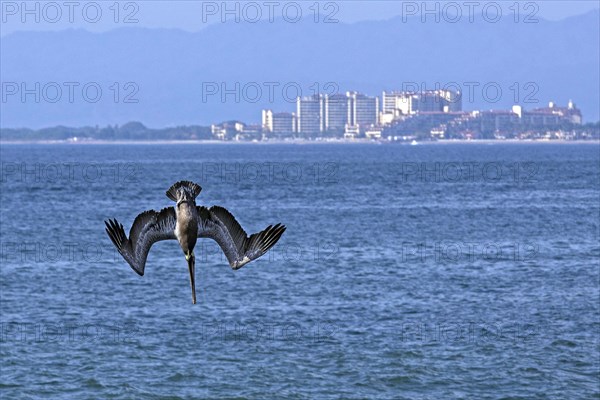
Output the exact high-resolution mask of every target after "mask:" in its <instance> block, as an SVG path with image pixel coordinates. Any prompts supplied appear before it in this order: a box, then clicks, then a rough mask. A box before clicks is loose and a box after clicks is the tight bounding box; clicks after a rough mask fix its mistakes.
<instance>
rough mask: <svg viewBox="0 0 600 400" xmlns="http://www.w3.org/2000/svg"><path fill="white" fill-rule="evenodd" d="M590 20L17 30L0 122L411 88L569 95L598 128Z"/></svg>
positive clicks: (203, 113) (239, 114) (177, 115)
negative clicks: (92, 31)
mask: <svg viewBox="0 0 600 400" xmlns="http://www.w3.org/2000/svg"><path fill="white" fill-rule="evenodd" d="M599 20H600V13H599V11H597V10H596V11H592V12H589V13H586V14H582V15H579V16H575V17H570V18H566V19H563V20H560V21H547V20H543V19H540V20H539V21H538V22H537V23H523V21H520V22H519V23H516V22H514V21H513V19H512V18H511V17H510V16H506V17H504V18H502V19H501V20H500V21H499V22H497V23H490V22H487V21H484V20H482V19H476V20H475V21H474V22H469V21H468V20H467V19H462V20H461V21H460V22H458V23H448V22H444V21H441V22H440V23H435V22H427V23H422V22H421V20H420V19H419V18H418V17H413V18H409V19H408V20H406V19H405V20H403V19H402V18H401V17H397V18H391V19H388V20H384V21H364V22H356V23H352V24H346V23H335V24H325V23H314V22H313V21H312V20H311V19H304V20H302V21H300V22H298V23H288V22H286V21H284V20H276V21H275V22H269V21H264V22H259V23H254V24H253V23H235V22H234V21H229V22H226V23H222V24H214V25H210V26H208V27H206V28H205V29H203V30H201V31H198V32H193V33H192V32H186V31H182V30H173V29H148V28H141V27H133V28H119V29H115V30H111V31H108V32H103V33H90V32H88V31H85V30H73V29H71V30H64V31H58V32H25V31H24V32H15V33H12V34H9V35H6V36H4V37H3V38H2V39H1V49H0V56H1V61H0V73H1V76H2V78H1V81H2V104H1V105H2V116H1V126H2V127H6V128H8V127H10V128H18V127H29V128H40V127H45V126H54V125H67V126H82V125H101V126H102V125H106V124H123V123H125V122H127V121H132V120H137V121H143V122H144V124H146V125H147V126H151V127H157V128H158V127H165V126H175V125H193V124H198V125H208V124H211V123H216V122H221V121H225V120H233V119H236V120H242V121H245V122H250V123H251V122H254V123H258V122H259V121H260V118H261V110H262V109H263V108H270V109H273V110H276V111H295V103H294V97H295V96H296V95H297V94H302V95H309V94H312V93H315V92H317V91H321V92H334V91H337V92H345V91H347V90H357V91H360V92H363V93H366V94H369V95H378V96H381V92H382V91H383V90H400V89H402V88H407V89H410V88H415V87H420V88H427V89H435V88H437V87H448V88H451V89H453V88H460V89H462V92H463V109H465V110H474V109H507V108H510V106H512V105H513V104H521V105H523V107H524V108H526V109H530V108H536V107H543V106H546V105H547V103H548V101H554V102H555V103H557V104H559V105H566V103H567V102H568V101H569V100H571V99H572V100H573V101H574V102H575V104H576V105H577V106H578V107H579V108H580V109H581V110H582V112H583V117H584V121H597V120H598V119H599V118H600V115H599V114H600V111H599V110H600V94H599V89H598V88H599V87H600V78H599V72H600V39H599V38H600V31H599V26H600V23H599ZM84 87H85V90H83V89H84ZM484 88H485V90H484ZM98 89H100V90H101V94H100V95H99V94H98V93H99V92H98ZM257 89H260V91H262V93H261V92H259V91H258V90H257ZM298 89H300V91H299V90H298ZM498 89H499V90H500V91H501V93H500V92H499V91H498ZM23 90H25V91H26V92H23ZM24 93H25V94H24ZM223 93H226V94H225V96H224V98H222V96H221V94H223ZM36 97H38V98H36Z"/></svg>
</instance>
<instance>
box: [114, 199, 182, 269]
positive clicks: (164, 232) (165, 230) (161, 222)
mask: <svg viewBox="0 0 600 400" xmlns="http://www.w3.org/2000/svg"><path fill="white" fill-rule="evenodd" d="M104 223H105V224H106V233H107V234H108V237H109V238H110V240H111V241H112V242H113V244H114V245H115V246H116V248H117V250H118V251H119V253H120V254H121V255H122V256H123V258H124V259H125V261H127V263H128V264H129V265H130V266H131V268H133V270H134V271H135V272H137V273H138V274H139V275H144V268H145V266H146V259H147V258H148V252H149V251H150V248H151V247H152V245H153V244H154V243H156V242H158V241H161V240H169V239H175V224H176V220H175V210H174V209H173V207H167V208H163V209H162V210H160V212H157V211H154V210H149V211H144V212H143V213H141V214H140V215H138V216H137V217H136V218H135V221H134V222H133V225H132V226H131V230H130V231H129V239H128V238H127V236H126V235H125V230H124V229H123V225H122V224H120V223H119V222H118V221H117V220H116V219H109V220H108V221H105V222H104Z"/></svg>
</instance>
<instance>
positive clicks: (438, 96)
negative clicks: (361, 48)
mask: <svg viewBox="0 0 600 400" xmlns="http://www.w3.org/2000/svg"><path fill="white" fill-rule="evenodd" d="M261 120H262V121H261V123H260V124H247V123H245V122H243V121H237V120H233V121H225V122H222V123H218V124H212V125H210V126H201V125H190V126H174V127H167V128H159V129H153V128H148V127H146V126H144V125H143V124H142V123H141V122H137V121H134V122H128V123H126V124H123V125H120V126H119V125H113V126H111V125H108V126H106V127H99V126H85V127H78V128H73V127H65V126H56V127H48V128H43V129H38V130H32V129H28V128H17V129H13V128H3V129H0V141H3V142H30V141H38V142H39V141H51V142H52V141H59V142H60V141H67V142H85V141H91V140H97V141H107V142H110V141H184V140H218V141H228V142H232V141H240V142H242V141H251V142H263V141H294V140H310V141H357V142H360V141H379V142H407V141H408V142H411V143H412V142H414V141H417V142H419V141H443V140H481V139H484V140H600V121H599V122H594V123H586V124H583V122H582V121H583V118H582V114H581V111H580V110H579V109H578V108H577V107H576V106H575V104H574V103H573V102H572V101H569V102H568V103H567V104H566V106H559V105H557V104H555V103H554V102H549V103H548V105H547V106H546V107H538V108H533V109H531V110H526V109H524V108H523V107H522V106H519V105H514V106H512V108H511V109H509V110H475V111H464V110H463V109H462V96H461V93H460V92H455V91H451V90H423V91H418V92H416V91H390V92H387V91H386V92H383V93H382V96H381V98H380V97H376V96H368V95H365V94H362V93H358V92H350V91H349V92H346V93H345V94H341V93H340V94H332V95H329V94H318V95H313V96H308V97H299V98H297V99H296V111H295V112H279V111H275V110H271V109H265V110H262V115H261Z"/></svg>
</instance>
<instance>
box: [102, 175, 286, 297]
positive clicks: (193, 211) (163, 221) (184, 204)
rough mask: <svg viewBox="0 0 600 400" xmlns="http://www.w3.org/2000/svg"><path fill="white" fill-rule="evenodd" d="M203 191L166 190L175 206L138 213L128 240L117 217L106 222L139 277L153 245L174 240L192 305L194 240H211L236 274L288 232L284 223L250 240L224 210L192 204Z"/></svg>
mask: <svg viewBox="0 0 600 400" xmlns="http://www.w3.org/2000/svg"><path fill="white" fill-rule="evenodd" d="M201 190H202V188H201V187H200V185H198V184H196V183H193V182H190V181H179V182H177V183H175V184H174V185H173V186H171V187H170V188H169V190H167V197H168V198H169V199H170V200H172V201H174V202H175V206H174V207H167V208H163V209H162V210H160V211H154V210H149V211H144V212H143V213H141V214H140V215H138V216H137V217H136V219H135V221H134V222H133V225H132V226H131V230H130V231H129V238H128V237H127V236H126V235H125V230H124V229H123V225H122V224H120V223H119V222H118V221H117V220H116V219H109V220H108V221H105V222H104V223H105V225H106V233H107V234H108V237H109V238H110V239H111V241H112V242H113V244H114V245H115V246H116V247H117V250H118V251H119V253H120V254H121V255H122V256H123V258H124V259H125V261H127V263H128V264H129V265H130V266H131V268H132V269H133V270H134V271H135V272H136V273H137V274H139V275H140V276H143V275H144V268H145V266H146V259H147V258H148V252H149V251H150V248H151V247H152V245H153V244H154V243H156V242H158V241H161V240H172V239H174V240H177V241H178V242H179V246H180V247H181V250H182V251H183V254H184V255H185V259H186V261H187V263H188V270H189V273H190V285H191V287H192V303H193V304H196V284H195V268H196V256H195V255H194V247H195V246H196V241H197V240H198V238H201V237H206V238H211V239H213V240H215V241H216V242H217V244H218V245H219V246H220V247H221V249H222V250H223V253H225V256H226V257H227V261H228V262H229V265H230V266H231V268H233V269H234V270H237V269H240V268H241V267H243V266H244V265H246V264H247V263H249V262H250V261H252V260H255V259H257V258H259V257H261V256H262V255H263V254H265V253H266V252H267V251H269V249H270V248H271V247H273V246H274V245H275V243H277V241H278V240H279V238H280V237H281V235H282V234H283V232H284V231H285V229H286V227H285V226H284V225H282V224H276V225H269V226H268V227H267V228H266V229H265V230H263V231H261V232H258V233H254V234H252V235H250V236H249V237H248V235H247V234H246V232H245V231H244V230H243V229H242V227H241V226H240V224H239V223H238V222H237V221H236V220H235V218H234V217H233V215H231V213H229V211H227V210H226V209H225V208H223V207H219V206H213V207H211V208H206V207H204V206H198V205H196V197H198V195H199V194H200V191H201Z"/></svg>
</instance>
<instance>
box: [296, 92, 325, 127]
mask: <svg viewBox="0 0 600 400" xmlns="http://www.w3.org/2000/svg"><path fill="white" fill-rule="evenodd" d="M324 111H325V110H324V99H323V96H322V95H313V96H308V97H298V99H297V100H296V116H297V121H298V132H299V133H302V134H307V135H311V134H315V133H319V132H323V130H324V128H325V115H324V114H325V112H324Z"/></svg>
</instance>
